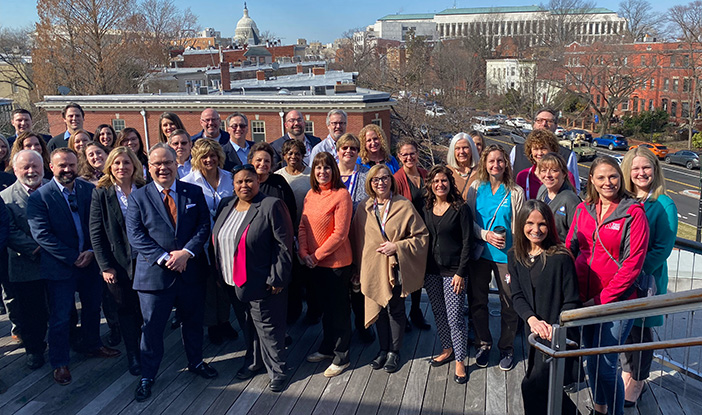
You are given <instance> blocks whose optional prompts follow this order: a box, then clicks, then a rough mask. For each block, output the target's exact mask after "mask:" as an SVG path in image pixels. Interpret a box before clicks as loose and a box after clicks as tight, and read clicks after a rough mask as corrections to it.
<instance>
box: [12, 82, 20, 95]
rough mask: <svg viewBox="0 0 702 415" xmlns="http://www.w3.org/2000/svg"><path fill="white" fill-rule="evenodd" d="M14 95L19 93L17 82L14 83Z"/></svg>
mask: <svg viewBox="0 0 702 415" xmlns="http://www.w3.org/2000/svg"><path fill="white" fill-rule="evenodd" d="M12 93H13V94H17V93H19V85H17V82H13V83H12Z"/></svg>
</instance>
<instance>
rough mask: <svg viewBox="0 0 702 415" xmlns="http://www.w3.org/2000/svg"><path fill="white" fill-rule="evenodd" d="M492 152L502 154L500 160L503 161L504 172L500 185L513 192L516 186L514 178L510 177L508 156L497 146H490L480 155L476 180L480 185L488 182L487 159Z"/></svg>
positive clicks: (510, 169)
mask: <svg viewBox="0 0 702 415" xmlns="http://www.w3.org/2000/svg"><path fill="white" fill-rule="evenodd" d="M493 151H499V152H500V154H502V158H503V159H505V172H504V173H502V183H503V184H504V185H505V187H506V188H507V189H509V190H514V188H515V187H516V186H517V184H516V183H515V182H514V177H512V163H510V161H509V156H508V155H507V152H506V151H505V149H504V148H503V147H502V146H501V145H499V144H491V145H489V146H487V147H485V149H484V150H483V152H482V153H481V154H480V163H478V173H477V176H476V178H477V180H478V182H481V183H488V182H490V174H489V173H488V171H487V158H488V156H489V155H490V153H492V152H493Z"/></svg>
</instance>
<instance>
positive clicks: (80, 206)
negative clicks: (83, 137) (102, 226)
mask: <svg viewBox="0 0 702 415" xmlns="http://www.w3.org/2000/svg"><path fill="white" fill-rule="evenodd" d="M50 167H51V171H52V172H53V173H54V178H53V180H51V181H49V183H47V184H46V185H44V186H42V187H40V188H39V189H38V190H36V191H34V192H33V193H32V194H31V195H30V196H29V199H28V201H27V221H28V222H29V228H30V229H31V231H32V237H33V238H34V240H35V241H36V243H37V244H38V245H39V246H40V247H41V262H40V272H41V275H42V276H43V277H44V278H45V279H46V280H48V281H47V282H48V283H47V285H48V292H49V361H50V362H51V366H52V368H53V369H54V380H55V381H56V383H58V384H59V385H68V384H69V383H71V372H70V371H69V369H68V363H69V362H70V356H69V353H70V350H69V341H68V334H69V318H70V313H71V309H72V308H73V303H74V301H75V293H76V291H78V294H79V295H80V303H81V328H82V335H83V342H84V344H83V347H84V348H85V350H87V353H86V354H87V355H88V356H90V357H116V356H119V354H120V352H119V350H115V349H110V348H108V347H104V346H103V345H102V341H101V340H100V302H101V299H102V281H101V280H100V277H99V274H98V268H97V264H96V262H95V261H94V254H93V251H92V246H91V245H90V234H89V229H88V223H89V214H90V200H91V194H92V191H93V188H94V186H93V185H92V184H90V183H88V182H86V181H83V180H76V177H77V171H78V156H77V155H76V153H75V151H73V150H71V149H69V148H66V147H61V148H58V149H56V150H54V152H53V153H51V163H50Z"/></svg>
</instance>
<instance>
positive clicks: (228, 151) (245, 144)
mask: <svg viewBox="0 0 702 415" xmlns="http://www.w3.org/2000/svg"><path fill="white" fill-rule="evenodd" d="M225 124H226V125H227V131H229V140H228V141H227V143H226V144H224V145H223V146H222V148H223V149H224V155H225V157H224V170H227V171H231V170H232V169H233V168H234V167H236V166H241V165H243V164H246V163H247V161H246V159H247V158H248V156H249V149H251V146H252V145H254V142H253V141H250V140H247V139H246V135H247V134H248V133H249V120H248V118H246V115H244V114H242V113H240V112H235V113H233V114H231V115H230V116H228V117H227V120H226V121H225Z"/></svg>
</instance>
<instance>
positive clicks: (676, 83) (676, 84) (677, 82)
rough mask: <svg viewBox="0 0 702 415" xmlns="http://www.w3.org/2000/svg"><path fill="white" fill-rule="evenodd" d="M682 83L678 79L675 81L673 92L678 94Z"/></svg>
mask: <svg viewBox="0 0 702 415" xmlns="http://www.w3.org/2000/svg"><path fill="white" fill-rule="evenodd" d="M679 84H680V81H679V80H678V79H673V91H675V92H678V85H679Z"/></svg>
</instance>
